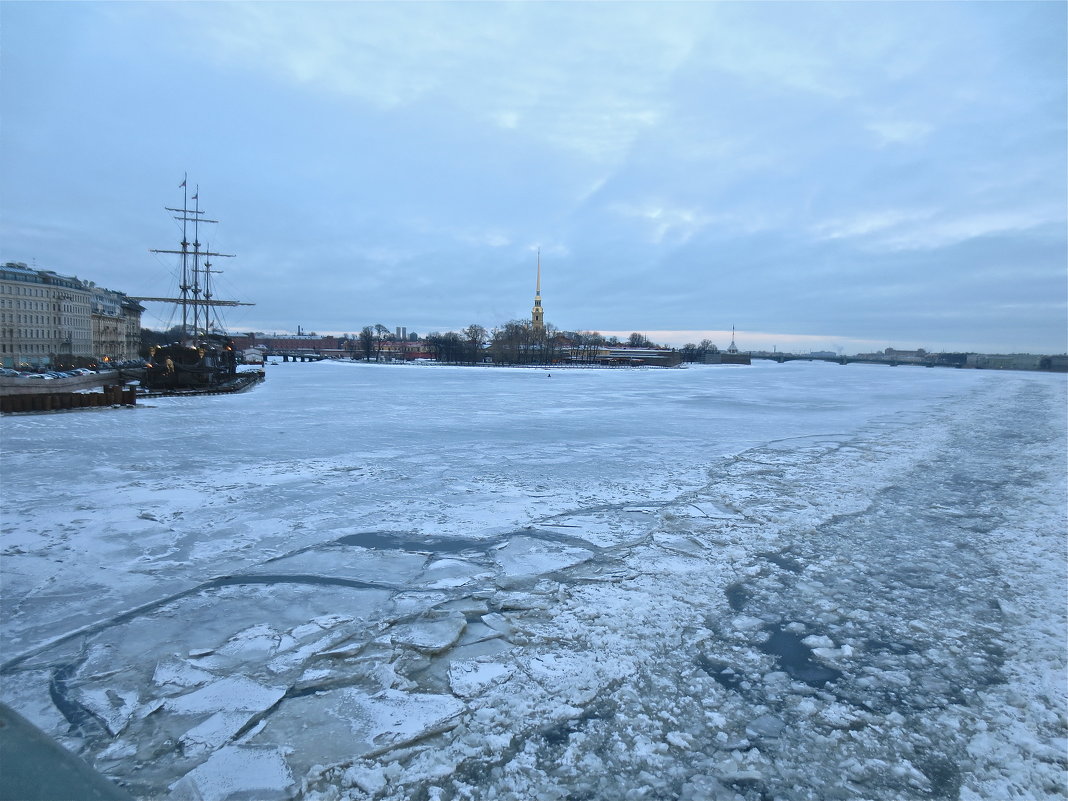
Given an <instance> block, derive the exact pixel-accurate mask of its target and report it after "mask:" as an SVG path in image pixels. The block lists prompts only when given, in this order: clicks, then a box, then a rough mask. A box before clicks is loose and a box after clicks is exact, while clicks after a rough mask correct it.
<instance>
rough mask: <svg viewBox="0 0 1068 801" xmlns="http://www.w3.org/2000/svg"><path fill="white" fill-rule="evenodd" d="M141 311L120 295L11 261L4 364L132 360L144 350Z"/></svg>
mask: <svg viewBox="0 0 1068 801" xmlns="http://www.w3.org/2000/svg"><path fill="white" fill-rule="evenodd" d="M141 311H143V309H142V308H141V307H140V306H139V305H138V304H137V303H136V302H134V301H131V300H130V299H129V298H127V297H126V296H125V295H123V294H122V293H120V292H112V291H110V290H106V289H103V288H98V287H95V286H94V285H93V284H91V283H88V284H87V283H85V282H83V281H81V280H79V279H78V278H75V277H72V276H64V275H58V274H57V273H55V272H53V271H51V270H36V269H33V268H32V267H27V266H26V265H25V264H23V263H22V262H8V263H6V264H4V265H2V266H0V362H2V363H3V365H4V366H5V367H22V366H26V367H47V366H50V365H52V364H56V363H73V362H74V361H75V360H78V359H94V358H97V357H102V356H107V357H109V358H119V359H123V358H132V357H133V356H136V354H137V349H138V348H139V347H140V327H141V317H140V315H141ZM132 330H136V335H133V334H132Z"/></svg>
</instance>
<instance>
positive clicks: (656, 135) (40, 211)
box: [0, 2, 1068, 353]
mask: <svg viewBox="0 0 1068 801" xmlns="http://www.w3.org/2000/svg"><path fill="white" fill-rule="evenodd" d="M1066 8H1068V5H1066V4H1065V3H1063V2H976V3H968V2H941V3H927V2H851V3H834V2H813V3H808V2H782V3H779V2H746V3H742V2H722V3H711V2H709V3H705V2H686V3H667V2H656V3H648V4H647V3H642V2H627V3H613V2H597V3H578V2H543V3H537V2H528V3H497V2H477V3H476V2H465V3H432V4H422V3H400V2H393V3H364V2H360V3H355V2H351V3H350V2H326V3H312V2H301V3H285V2H270V3H267V2H256V3H217V2H203V3H185V2H181V3H169V2H153V3H141V2H118V3H98V2H79V3H61V2H54V3H34V2H4V3H2V5H0V14H2V17H0V25H2V27H0V36H2V42H0V45H2V51H0V58H2V64H0V67H2V73H0V75H2V77H0V80H2V87H0V88H2V95H0V104H2V106H0V113H2V129H0V137H2V138H0V173H2V174H0V182H2V195H0V203H2V207H0V212H2V214H0V226H2V227H0V259H2V260H3V261H23V262H26V263H28V264H31V265H34V264H35V265H36V266H37V267H39V268H44V269H51V270H55V271H56V272H59V273H61V274H66V275H77V276H78V277H80V278H83V279H86V280H93V281H96V282H97V283H98V284H102V285H104V286H107V287H109V288H112V289H117V290H120V291H123V292H126V293H128V294H131V295H162V294H173V293H174V292H175V291H176V289H175V287H176V282H175V272H174V269H175V265H174V263H173V262H172V261H170V259H169V258H168V257H163V256H159V255H154V254H151V253H149V252H148V251H149V249H150V248H173V247H175V246H176V244H177V240H178V231H177V229H176V224H175V223H174V222H173V221H172V220H171V219H170V218H169V217H168V216H167V212H165V211H164V207H165V206H175V205H179V204H180V202H181V199H182V195H181V190H180V189H179V184H180V183H181V181H182V178H183V175H184V174H185V173H188V175H189V186H190V188H193V187H194V186H199V191H200V202H201V206H202V208H204V209H206V210H207V212H208V214H209V216H211V217H212V218H214V219H218V220H219V221H220V224H219V225H218V226H210V228H211V230H210V231H209V232H207V233H205V234H202V240H203V241H207V242H210V245H211V247H212V248H213V249H216V250H221V251H223V252H226V253H236V254H237V258H235V259H228V260H225V261H226V263H225V264H220V265H219V266H221V267H222V268H223V269H225V273H224V275H222V276H221V277H220V279H219V280H220V286H219V291H218V293H217V294H218V295H220V296H222V295H226V296H230V297H234V298H237V299H240V300H246V301H251V302H254V303H255V304H256V305H255V306H254V307H250V308H243V309H237V310H232V311H230V312H228V313H227V315H226V318H225V319H226V322H227V323H228V324H229V325H230V326H231V328H232V329H233V330H236V331H248V330H261V331H287V330H288V331H295V330H296V327H297V325H298V324H299V325H301V326H303V327H304V328H305V329H306V330H315V331H318V332H320V333H325V332H334V333H343V332H355V331H358V330H359V328H361V327H362V326H364V325H368V324H372V325H373V324H375V323H382V324H384V325H386V326H387V327H389V328H391V329H392V328H394V327H396V326H406V327H407V328H408V329H409V330H410V331H412V330H414V331H417V332H419V333H427V332H429V331H433V330H437V331H446V330H450V329H453V330H458V329H460V328H462V327H464V326H466V325H468V324H470V323H480V324H482V325H485V326H486V327H487V328H492V327H493V326H495V325H500V324H502V323H504V322H506V321H508V320H511V319H529V317H530V307H531V304H532V299H533V291H534V279H535V266H536V249H537V248H538V247H540V248H541V263H542V295H543V298H544V306H545V311H546V321H547V322H551V323H553V324H555V325H556V326H558V327H559V328H561V329H565V330H599V331H601V332H618V333H622V334H626V333H629V332H630V331H640V332H644V333H646V334H648V335H649V336H650V337H651V338H653V339H654V340H657V341H662V342H667V343H669V344H676V345H682V344H683V343H685V342H688V341H693V342H696V341H699V340H700V339H702V338H704V337H706V336H708V337H710V338H712V339H713V341H715V342H717V344H719V345H720V346H721V347H722V346H725V345H726V344H727V343H728V342H729V338H730V333H729V331H730V328H731V326H732V325H734V326H736V327H737V329H738V345H739V347H741V348H743V349H748V348H762V347H767V348H769V349H770V347H771V346H772V345H773V344H774V345H777V346H778V347H779V348H780V349H784V348H787V349H795V350H806V351H807V350H809V349H824V348H835V347H840V348H843V349H844V350H845V351H846V352H855V351H864V350H869V349H872V348H879V349H881V348H885V347H887V346H893V347H897V348H914V347H925V348H927V349H929V350H950V351H952V350H979V351H985V352H1008V351H1032V352H1058V353H1059V352H1064V351H1065V350H1066V342H1065V340H1066V314H1068V312H1066V299H1068V256H1066V254H1068V244H1066V240H1068V237H1066V227H1068V222H1066V220H1068V208H1066V205H1068V188H1066V181H1068V178H1066V176H1068V161H1066V149H1068V145H1066V142H1068V133H1066V119H1068V106H1066V80H1065V69H1066V61H1068V56H1066V44H1065V42H1066V33H1065V32H1066V25H1068V20H1066ZM145 321H146V323H147V324H150V325H162V324H164V323H166V322H167V321H173V320H171V318H170V316H169V312H168V311H166V310H163V309H160V308H156V307H154V308H153V310H152V313H150V314H147V315H146V317H145ZM723 332H727V333H726V334H724V333H723Z"/></svg>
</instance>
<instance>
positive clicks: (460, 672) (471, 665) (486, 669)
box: [449, 661, 512, 698]
mask: <svg viewBox="0 0 1068 801" xmlns="http://www.w3.org/2000/svg"><path fill="white" fill-rule="evenodd" d="M511 675H512V669H511V668H509V667H506V666H504V665H501V664H499V663H497V662H474V661H470V662H453V663H452V664H451V665H449V687H450V688H451V689H452V691H453V692H454V693H456V694H457V695H459V696H461V697H463V698H470V697H471V696H474V695H478V694H479V693H481V692H483V691H484V690H485V689H487V688H488V687H490V686H491V685H493V684H497V683H498V682H501V681H503V680H504V679H506V678H508V677H509V676H511Z"/></svg>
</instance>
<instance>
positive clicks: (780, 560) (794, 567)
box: [757, 551, 805, 573]
mask: <svg viewBox="0 0 1068 801" xmlns="http://www.w3.org/2000/svg"><path fill="white" fill-rule="evenodd" d="M757 556H759V557H760V558H761V559H767V560H768V561H769V562H771V563H772V564H773V565H778V566H779V567H781V568H782V569H783V570H789V571H790V572H791V573H800V572H801V571H802V570H804V569H805V568H804V565H802V564H801V563H800V562H798V561H797V560H796V559H792V558H790V557H789V556H787V555H786V554H784V553H772V552H770V551H765V552H764V553H758V554H757Z"/></svg>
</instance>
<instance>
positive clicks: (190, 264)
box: [132, 177, 255, 345]
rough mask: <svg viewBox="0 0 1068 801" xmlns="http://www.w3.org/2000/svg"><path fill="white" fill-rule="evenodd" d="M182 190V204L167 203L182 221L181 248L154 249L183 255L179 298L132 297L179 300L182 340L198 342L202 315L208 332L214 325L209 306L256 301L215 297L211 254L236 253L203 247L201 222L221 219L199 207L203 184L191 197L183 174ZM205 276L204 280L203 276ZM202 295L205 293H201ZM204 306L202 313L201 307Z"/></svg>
mask: <svg viewBox="0 0 1068 801" xmlns="http://www.w3.org/2000/svg"><path fill="white" fill-rule="evenodd" d="M179 188H180V189H181V190H182V207H181V208H180V209H176V208H171V207H170V206H165V208H166V210H167V211H171V212H174V214H175V217H174V219H175V220H177V221H179V222H181V224H182V241H181V250H155V249H153V250H151V251H149V252H151V253H173V254H176V255H179V256H181V258H182V278H181V283H180V284H179V285H178V288H179V296H178V297H177V298H149V297H135V298H132V300H138V301H150V302H152V301H155V302H158V303H176V304H178V305H179V306H180V307H181V309H182V344H184V345H192V344H195V343H196V340H197V339H199V338H200V335H201V320H202V319H203V334H204V336H207V334H208V333H209V330H210V327H211V321H210V314H211V313H210V309H211V308H212V307H214V306H254V305H255V304H253V303H241V302H239V301H236V300H216V299H215V298H214V297H212V293H211V283H210V275H211V274H212V273H219V272H221V271H220V270H212V269H211V261H210V258H211V257H212V256H219V257H222V258H233V257H234V255H235V254H233V253H216V252H215V251H213V250H211V247H210V246H207V248H206V249H205V250H201V249H200V224H201V223H212V224H214V223H218V222H219V221H218V220H209V219H207V218H206V217H204V214H205V212H204V211H202V210H201V208H200V188H199V187H197V188H196V190H195V191H194V192H193V197H192V198H190V197H189V189H188V188H187V177H183V178H182V183H181V186H180V187H179ZM190 200H193V202H194V207H193V208H189V201H190ZM189 223H193V242H192V243H190V242H189V237H188V230H189V229H188V225H189ZM190 244H192V246H193V249H192V251H190V249H189V246H190ZM201 257H203V259H204V264H203V266H201V262H200V260H201ZM201 276H203V281H202V280H201ZM201 295H203V297H201ZM202 307H203V313H201V308H202ZM190 309H192V312H193V321H192V327H190V324H189V310H190Z"/></svg>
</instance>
